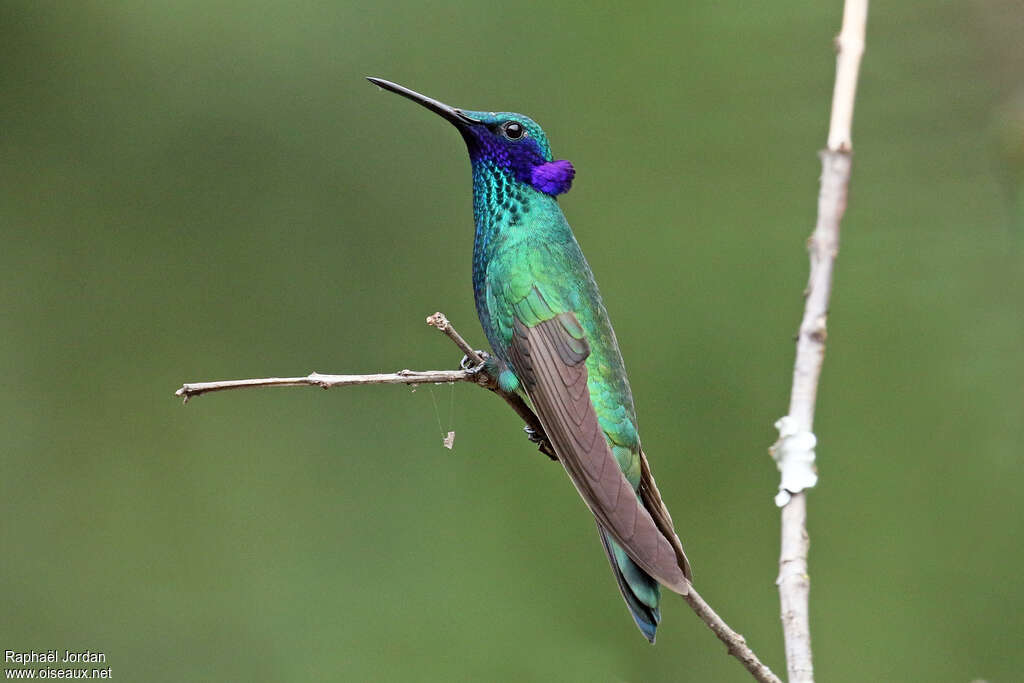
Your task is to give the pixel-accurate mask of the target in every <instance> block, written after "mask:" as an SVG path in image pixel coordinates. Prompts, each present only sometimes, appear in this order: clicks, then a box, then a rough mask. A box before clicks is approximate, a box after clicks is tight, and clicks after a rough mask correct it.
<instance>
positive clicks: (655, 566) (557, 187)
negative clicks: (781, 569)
mask: <svg viewBox="0 0 1024 683" xmlns="http://www.w3.org/2000/svg"><path fill="white" fill-rule="evenodd" d="M369 81H370V82H371V83H374V84H376V85H378V86H380V87H381V88H384V89H386V90H390V91H392V92H395V93H398V94H399V95H402V96H403V97H407V98H409V99H410V100H412V101H414V102H418V103H419V104H421V105H423V106H424V107H426V108H427V109H429V110H431V111H432V112H434V113H436V114H439V115H441V116H442V117H443V118H445V119H447V120H448V121H449V122H450V123H452V124H453V125H454V126H455V128H457V129H458V131H459V133H461V134H462V138H463V140H465V142H466V147H467V148H468V150H469V158H470V161H471V162H472V165H473V218H474V220H475V222H476V234H475V237H474V240H473V293H474V296H475V299H476V311H477V315H478V316H479V317H480V323H481V324H482V325H483V328H484V333H485V334H486V335H487V340H488V341H489V342H490V344H491V348H492V349H493V350H494V354H493V356H492V357H491V359H490V362H491V363H492V364H493V365H492V367H490V368H489V369H490V370H491V371H492V372H494V373H495V374H496V375H497V378H498V382H499V384H500V386H501V387H502V388H503V389H505V390H507V391H520V390H522V391H525V392H526V395H527V396H528V397H529V399H530V401H531V403H533V406H534V409H535V410H536V412H537V416H538V417H539V418H540V422H541V425H543V427H544V431H545V433H546V434H547V436H548V439H549V440H550V442H551V444H552V445H553V446H554V449H555V453H556V454H557V456H558V460H559V461H560V462H561V463H562V465H563V466H564V467H565V471H566V472H568V474H569V478H570V479H572V483H573V484H575V485H576V489H577V490H578V491H579V493H580V495H581V496H582V497H583V500H584V501H585V502H586V504H587V506H588V507H589V508H590V511H591V512H592V513H593V514H594V517H595V518H596V521H597V529H598V531H599V532H600V536H601V543H602V544H603V545H604V549H605V552H606V553H607V555H608V560H609V562H611V566H612V571H613V572H614V573H615V579H616V581H617V582H618V584H619V590H620V591H621V592H622V597H623V598H625V600H626V605H627V606H628V607H629V611H630V612H631V613H632V615H633V619H634V620H635V621H636V624H637V626H639V627H640V630H641V631H642V632H643V634H644V636H646V638H647V639H648V640H649V641H651V642H652V643H653V642H654V636H655V632H656V630H657V627H658V622H659V621H660V620H661V613H660V611H659V607H658V603H659V601H660V598H661V591H660V588H659V583H660V584H662V585H664V586H666V587H668V588H669V589H670V590H672V591H675V592H676V593H679V594H680V595H686V594H687V592H688V590H689V588H690V579H691V574H690V565H689V562H687V560H686V554H685V553H684V552H683V547H682V544H681V543H680V542H679V538H678V537H677V536H676V534H675V531H674V529H673V526H672V518H671V517H670V516H669V513H668V510H667V509H666V508H665V505H664V503H662V501H661V494H660V493H659V492H658V487H657V486H656V485H655V483H654V478H653V477H652V476H651V470H650V468H649V466H648V464H647V458H646V457H645V456H644V452H643V449H642V448H641V446H640V435H639V434H638V433H637V420H636V411H635V409H634V407H633V394H632V393H631V392H630V389H629V380H628V379H627V377H626V368H625V365H624V364H623V362H622V354H621V353H620V352H619V345H618V342H617V341H616V339H615V332H614V331H613V330H612V325H611V322H610V321H609V320H608V312H607V311H606V310H605V308H604V304H603V303H602V301H601V294H600V293H599V292H598V290H597V283H595V282H594V275H593V273H591V272H590V266H589V265H588V264H587V260H586V259H585V258H584V257H583V252H582V251H580V247H579V245H578V244H577V243H576V238H575V237H574V236H573V233H572V230H571V229H570V228H569V224H568V222H566V220H565V216H564V215H563V214H562V210H561V209H560V208H559V206H558V200H557V199H556V197H557V196H558V195H560V194H562V193H564V192H568V191H569V188H570V186H571V185H572V180H573V177H574V175H575V171H574V169H573V166H572V164H571V163H570V162H568V161H565V160H558V161H555V160H554V158H553V157H552V154H551V148H550V147H549V146H548V140H547V137H546V136H545V135H544V131H543V130H541V128H540V126H538V125H537V124H536V123H534V122H533V121H532V120H531V119H530V118H528V117H526V116H523V115H522V114H514V113H509V112H483V111H468V110H465V109H456V108H454V107H450V106H448V105H446V104H442V103H441V102H438V101H437V100H434V99H431V98H429V97H426V96H424V95H421V94H419V93H417V92H414V91H412V90H409V89H408V88H405V87H402V86H400V85H397V84H395V83H391V82H389V81H385V80H382V79H379V78H369Z"/></svg>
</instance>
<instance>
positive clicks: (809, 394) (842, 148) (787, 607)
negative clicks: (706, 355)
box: [773, 0, 868, 683]
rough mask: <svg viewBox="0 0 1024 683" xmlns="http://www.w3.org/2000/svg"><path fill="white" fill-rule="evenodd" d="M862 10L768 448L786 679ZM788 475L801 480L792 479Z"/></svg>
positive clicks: (802, 681)
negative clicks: (774, 472)
mask: <svg viewBox="0 0 1024 683" xmlns="http://www.w3.org/2000/svg"><path fill="white" fill-rule="evenodd" d="M867 11H868V2H867V0H846V2H845V5H844V8H843V27H842V30H841V31H840V33H839V36H838V38H837V39H836V48H837V51H838V56H837V58H836V82H835V89H834V91H833V95H832V116H831V120H830V124H829V134H828V145H827V148H826V149H825V150H823V151H822V152H821V163H822V174H821V187H820V190H819V194H818V218H817V223H816V224H815V227H814V232H813V234H812V235H811V237H810V240H808V244H807V247H808V251H809V253H810V277H809V279H808V283H807V291H806V301H805V304H804V315H803V319H802V321H801V323H800V333H799V336H798V338H797V346H796V361H795V363H794V367H793V387H792V391H791V394H790V402H789V415H788V419H786V418H784V419H783V420H782V421H780V424H779V427H780V432H782V436H781V438H780V440H779V443H778V444H777V445H776V447H775V449H773V455H775V456H776V457H777V458H779V461H780V464H779V468H780V470H782V473H783V477H782V479H783V486H781V487H780V488H781V489H782V491H781V493H780V497H779V498H777V501H778V502H779V504H780V505H782V547H781V552H780V555H779V577H778V581H777V583H778V586H779V601H780V604H781V608H782V629H783V636H784V638H785V645H786V666H787V669H788V672H789V680H790V682H791V683H811V682H813V680H814V668H813V665H812V661H811V632H810V622H809V618H808V598H809V593H810V579H809V576H808V573H807V552H808V547H809V545H810V539H809V537H808V535H807V500H806V496H805V494H804V493H803V492H802V489H803V488H809V487H810V486H813V485H814V483H815V481H816V475H815V474H814V473H813V470H812V466H813V459H814V453H813V448H814V444H815V439H814V436H813V434H812V433H811V432H812V429H813V426H814V406H815V400H816V397H817V393H818V378H819V377H820V376H821V366H822V362H823V361H824V359H825V336H826V321H827V317H828V305H829V297H830V295H831V293H832V273H833V266H834V264H835V259H836V254H837V253H838V251H839V224H840V221H841V220H842V217H843V213H844V211H845V210H846V197H847V188H848V186H849V182H850V165H851V155H852V152H853V142H852V138H851V133H850V131H851V127H852V123H853V103H854V96H855V94H856V91H857V76H858V72H859V70H860V59H861V55H862V54H863V52H864V32H865V26H866V23H867ZM797 437H802V438H799V439H798V441H799V446H797V447H796V451H797V452H796V453H795V457H788V456H790V455H794V453H793V448H791V445H792V444H794V443H797V441H796V439H797ZM788 440H792V441H790V444H787V443H786V442H787V441H788ZM787 449H789V452H787ZM787 470H789V471H788V472H787ZM801 470H803V471H802V472H801ZM794 471H795V473H794ZM787 475H788V476H787ZM794 481H796V482H802V483H797V484H796V485H793V484H792V482H794ZM787 482H788V483H789V484H790V485H789V486H787ZM794 489H795V490H794Z"/></svg>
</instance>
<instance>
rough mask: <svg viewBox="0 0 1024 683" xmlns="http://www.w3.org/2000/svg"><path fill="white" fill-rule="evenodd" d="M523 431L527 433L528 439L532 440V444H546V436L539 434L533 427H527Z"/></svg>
mask: <svg viewBox="0 0 1024 683" xmlns="http://www.w3.org/2000/svg"><path fill="white" fill-rule="evenodd" d="M523 431H524V432H526V438H527V439H529V440H530V443H535V444H542V443H544V436H543V435H542V434H538V433H537V430H536V429H534V428H533V427H531V426H530V425H526V426H525V427H523Z"/></svg>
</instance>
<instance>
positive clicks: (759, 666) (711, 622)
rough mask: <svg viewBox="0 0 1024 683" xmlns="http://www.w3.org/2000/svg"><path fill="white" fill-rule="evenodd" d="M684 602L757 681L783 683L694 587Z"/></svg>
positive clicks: (691, 587)
mask: <svg viewBox="0 0 1024 683" xmlns="http://www.w3.org/2000/svg"><path fill="white" fill-rule="evenodd" d="M683 600H686V602H687V604H689V605H690V608H691V609H693V611H694V613H695V614H696V615H697V616H698V617H700V620H701V621H703V622H704V623H705V624H707V627H708V628H710V629H711V630H712V631H713V632H714V634H715V635H716V636H718V639H719V640H721V641H722V642H723V643H725V647H726V649H727V650H728V651H729V654H730V655H732V656H733V657H735V658H736V659H738V660H740V663H741V664H743V666H744V668H746V670H747V671H749V672H750V675H751V676H753V677H754V679H755V680H758V681H761V682H762V683H782V682H781V681H780V680H779V677H778V676H776V675H775V674H774V673H772V670H771V669H769V668H768V667H767V666H765V665H764V664H763V663H762V662H761V660H760V659H758V658H757V655H756V654H754V651H753V650H751V649H750V647H749V646H748V645H747V640H746V638H744V637H743V636H741V635H740V634H739V633H736V631H733V630H732V629H731V628H729V625H728V624H727V623H725V622H724V621H723V620H722V617H720V616H718V614H717V613H716V612H715V610H713V609H711V606H710V605H708V603H706V602H704V598H702V597H701V596H700V593H698V592H697V591H696V590H694V588H693V586H690V590H689V592H687V594H686V595H684V596H683Z"/></svg>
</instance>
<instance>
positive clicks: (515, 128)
mask: <svg viewBox="0 0 1024 683" xmlns="http://www.w3.org/2000/svg"><path fill="white" fill-rule="evenodd" d="M501 133H502V135H504V136H505V137H507V138H508V139H509V140H518V139H519V138H521V137H523V136H524V135H526V129H525V128H523V124H521V123H519V122H518V121H509V122H508V123H506V124H504V125H503V126H502V127H501Z"/></svg>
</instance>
